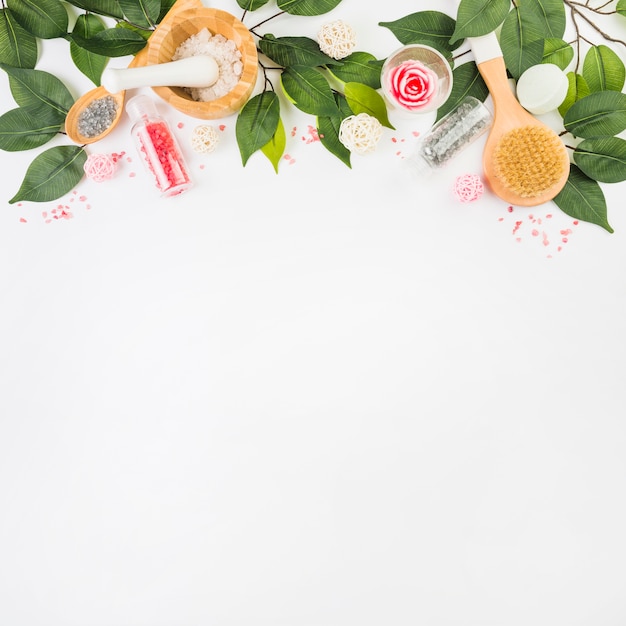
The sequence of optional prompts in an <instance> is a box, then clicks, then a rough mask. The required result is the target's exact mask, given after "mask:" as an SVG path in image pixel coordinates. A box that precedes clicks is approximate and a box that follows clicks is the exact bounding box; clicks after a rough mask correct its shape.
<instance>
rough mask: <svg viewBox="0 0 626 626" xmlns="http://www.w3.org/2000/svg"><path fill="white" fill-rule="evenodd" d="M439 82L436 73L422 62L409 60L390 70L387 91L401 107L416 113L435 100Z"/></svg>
mask: <svg viewBox="0 0 626 626" xmlns="http://www.w3.org/2000/svg"><path fill="white" fill-rule="evenodd" d="M437 80H438V79H437V75H436V74H435V72H433V71H432V70H431V69H429V68H428V67H426V66H425V65H424V64H423V63H421V62H420V61H412V60H410V59H409V60H407V61H403V62H402V63H400V65H396V67H392V68H391V69H390V70H389V73H388V75H387V91H388V92H389V94H390V95H391V96H392V97H393V98H394V100H395V101H396V102H397V103H398V104H399V105H400V106H401V107H404V108H405V109H409V110H410V111H415V110H416V109H421V108H423V107H425V106H426V105H428V104H429V103H430V101H431V100H432V99H433V97H434V95H435V92H436V91H437Z"/></svg>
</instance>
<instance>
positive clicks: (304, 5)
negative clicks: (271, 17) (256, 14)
mask: <svg viewBox="0 0 626 626" xmlns="http://www.w3.org/2000/svg"><path fill="white" fill-rule="evenodd" d="M340 2H341V0H278V8H279V9H280V10H281V11H285V13H289V14H290V15H307V16H312V15H323V14H324V13H328V12H329V11H332V10H333V9H334V8H335V7H336V6H337V5H338V4H339V3H340Z"/></svg>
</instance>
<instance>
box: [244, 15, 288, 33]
mask: <svg viewBox="0 0 626 626" xmlns="http://www.w3.org/2000/svg"><path fill="white" fill-rule="evenodd" d="M284 13H285V11H279V12H278V13H274V15H270V16H269V17H268V18H266V19H264V20H263V21H261V22H259V23H258V24H255V25H254V26H252V27H251V28H248V30H249V31H250V32H252V31H253V30H254V29H255V28H258V27H259V26H263V24H267V22H269V21H270V20H273V19H274V18H276V17H280V16H281V15H283V14H284ZM255 34H256V33H255ZM257 37H258V35H257Z"/></svg>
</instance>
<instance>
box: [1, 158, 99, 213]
mask: <svg viewBox="0 0 626 626" xmlns="http://www.w3.org/2000/svg"><path fill="white" fill-rule="evenodd" d="M86 160H87V154H86V153H85V151H84V150H83V149H82V148H81V147H80V146H56V147H54V148H49V149H48V150H46V151H45V152H42V153H41V154H40V155H39V156H37V157H36V158H35V160H34V161H33V162H32V163H31V164H30V166H29V167H28V170H27V171H26V176H25V177H24V180H23V182H22V185H21V186H20V188H19V190H18V192H17V193H16V194H15V196H13V198H11V199H10V200H9V203H10V204H13V203H15V202H20V201H23V200H28V201H31V202H48V201H49V200H56V199H57V198H60V197H61V196H62V195H63V194H65V193H68V192H69V191H71V190H72V188H73V187H74V186H76V185H77V184H78V183H79V182H80V180H81V178H82V177H83V176H84V175H85V172H84V170H83V166H84V165H85V161H86Z"/></svg>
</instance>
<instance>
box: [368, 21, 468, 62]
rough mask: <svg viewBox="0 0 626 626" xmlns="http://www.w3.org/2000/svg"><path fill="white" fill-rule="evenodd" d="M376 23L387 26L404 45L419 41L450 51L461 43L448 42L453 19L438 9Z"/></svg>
mask: <svg viewBox="0 0 626 626" xmlns="http://www.w3.org/2000/svg"><path fill="white" fill-rule="evenodd" d="M378 25H379V26H383V27H384V28H388V29H389V30H390V31H391V32H392V33H393V34H394V35H395V37H396V39H397V40H398V41H399V42H400V43H403V44H405V45H407V44H411V43H421V44H425V45H427V46H432V47H433V48H436V49H437V50H441V51H448V52H451V51H452V50H454V49H456V48H458V47H459V46H460V45H461V44H462V43H463V41H462V40H459V41H458V42H457V43H456V44H455V45H452V44H451V43H450V39H451V37H452V34H453V33H454V27H455V21H454V19H453V18H451V17H450V16H449V15H446V14H445V13H441V12H440V11H419V12H417V13H411V14H410V15H406V16H405V17H402V18H400V19H398V20H395V21H393V22H379V23H378Z"/></svg>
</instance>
